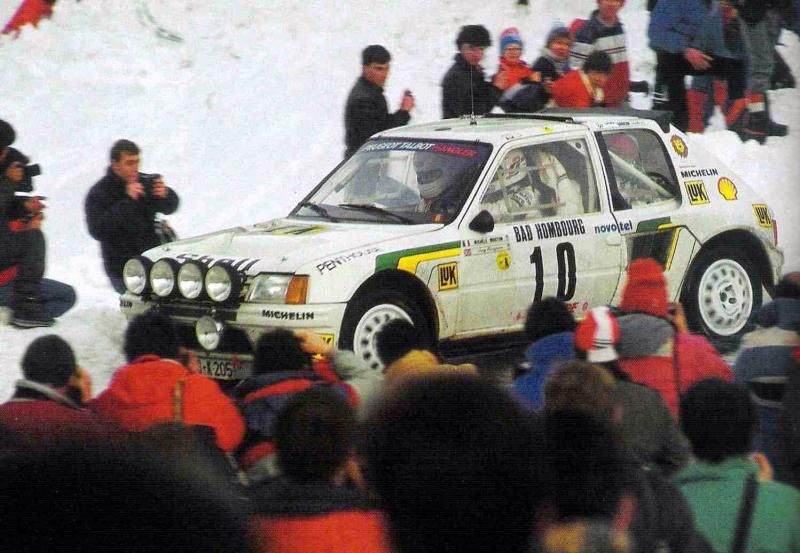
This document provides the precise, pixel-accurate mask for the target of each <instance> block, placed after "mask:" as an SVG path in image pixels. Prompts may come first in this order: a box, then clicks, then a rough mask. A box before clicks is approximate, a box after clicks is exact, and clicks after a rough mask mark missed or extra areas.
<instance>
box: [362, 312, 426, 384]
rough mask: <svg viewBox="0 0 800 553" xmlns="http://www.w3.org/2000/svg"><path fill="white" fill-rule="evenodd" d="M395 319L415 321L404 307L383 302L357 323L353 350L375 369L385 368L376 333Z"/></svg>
mask: <svg viewBox="0 0 800 553" xmlns="http://www.w3.org/2000/svg"><path fill="white" fill-rule="evenodd" d="M395 319H404V320H406V321H408V322H410V323H413V321H412V320H411V317H410V316H409V315H408V313H406V312H405V311H404V310H403V309H402V308H400V307H398V306H396V305H394V304H391V303H381V304H379V305H376V306H374V307H372V308H371V309H369V310H368V311H367V312H366V313H364V315H362V316H361V319H360V320H359V321H358V324H357V325H356V329H355V331H354V332H353V351H354V352H355V354H356V355H357V356H358V357H359V358H360V359H363V360H364V361H365V362H366V363H367V365H369V367H370V368H371V369H373V370H376V371H379V370H383V363H381V361H380V358H379V357H378V351H377V349H376V348H375V335H376V334H377V333H378V332H379V331H380V330H381V329H382V328H383V327H384V325H386V323H388V322H389V321H393V320H395Z"/></svg>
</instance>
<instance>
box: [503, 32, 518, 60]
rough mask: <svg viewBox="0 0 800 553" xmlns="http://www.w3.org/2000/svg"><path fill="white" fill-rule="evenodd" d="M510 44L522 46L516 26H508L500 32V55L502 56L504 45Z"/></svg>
mask: <svg viewBox="0 0 800 553" xmlns="http://www.w3.org/2000/svg"><path fill="white" fill-rule="evenodd" d="M512 44H518V45H519V47H520V48H522V37H521V36H520V34H519V29H517V28H516V27H509V28H508V29H505V30H504V31H503V32H502V33H500V55H501V56H502V55H503V51H504V50H505V49H506V47H507V46H511V45H512Z"/></svg>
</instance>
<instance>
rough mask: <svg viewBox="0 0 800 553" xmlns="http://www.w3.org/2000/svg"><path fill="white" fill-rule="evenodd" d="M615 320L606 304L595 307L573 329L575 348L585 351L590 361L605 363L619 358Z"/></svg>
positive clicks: (617, 331) (617, 328)
mask: <svg viewBox="0 0 800 553" xmlns="http://www.w3.org/2000/svg"><path fill="white" fill-rule="evenodd" d="M618 343H619V326H617V320H616V319H615V318H614V316H613V315H612V314H611V311H610V310H609V309H608V307H606V306H602V307H595V308H594V309H592V310H591V311H589V313H588V314H587V315H586V318H584V319H583V320H582V321H581V322H580V324H579V325H578V327H577V328H576V329H575V349H577V350H578V351H582V352H585V353H586V360H587V361H589V362H590V363H607V362H609V361H614V360H615V359H618V358H619V355H618V354H617V349H616V347H615V346H616V345H617V344H618Z"/></svg>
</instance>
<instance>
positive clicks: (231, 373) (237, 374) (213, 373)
mask: <svg viewBox="0 0 800 553" xmlns="http://www.w3.org/2000/svg"><path fill="white" fill-rule="evenodd" d="M197 360H198V361H199V362H200V372H201V373H202V374H204V375H206V376H208V377H211V378H215V379H217V380H241V379H243V378H246V377H248V376H250V374H251V373H252V371H253V360H252V359H246V358H245V359H242V358H240V357H239V356H238V355H233V354H231V355H225V354H221V353H220V354H216V355H213V356H211V355H208V354H205V355H204V354H201V353H198V354H197Z"/></svg>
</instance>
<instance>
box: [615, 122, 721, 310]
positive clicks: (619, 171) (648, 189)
mask: <svg viewBox="0 0 800 553" xmlns="http://www.w3.org/2000/svg"><path fill="white" fill-rule="evenodd" d="M600 134H601V135H602V141H601V147H602V148H606V153H607V155H606V156H605V159H606V164H607V166H608V165H610V169H609V170H608V171H607V172H608V174H609V181H610V190H611V196H612V207H613V211H614V215H615V218H616V220H617V221H618V223H619V225H620V227H622V228H623V231H622V232H623V247H624V250H625V252H624V255H625V258H626V262H627V261H630V260H632V259H636V258H640V257H651V258H653V259H655V260H656V261H658V262H659V263H661V265H662V266H663V267H664V272H665V276H666V278H667V281H668V283H669V287H670V290H672V291H673V292H674V295H676V294H677V291H679V290H680V288H681V283H682V279H683V277H684V273H685V268H686V267H687V266H688V264H689V262H690V260H691V258H692V254H693V251H694V250H695V249H696V247H697V240H696V239H695V238H694V236H693V235H692V233H691V232H689V231H688V229H686V228H684V227H683V226H680V225H676V224H675V223H674V222H673V218H672V215H673V214H674V212H675V211H676V210H677V209H678V208H679V207H680V205H681V190H680V184H679V183H678V179H677V175H676V173H675V170H674V168H673V166H672V162H671V161H670V156H669V153H668V152H667V151H666V148H665V145H664V143H663V141H662V139H661V137H660V136H658V134H657V133H656V132H655V131H653V130H651V129H645V128H630V127H626V128H620V129H614V130H605V131H602V132H601V133H600ZM673 140H678V141H680V142H681V143H682V139H680V138H677V137H673ZM684 147H685V146H684ZM684 186H685V187H686V190H687V196H688V198H689V202H690V203H691V205H695V204H696V205H700V206H702V205H705V204H708V203H709V201H708V193H707V187H706V186H705V184H704V182H703V181H702V180H701V179H693V180H687V181H685V182H684Z"/></svg>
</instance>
